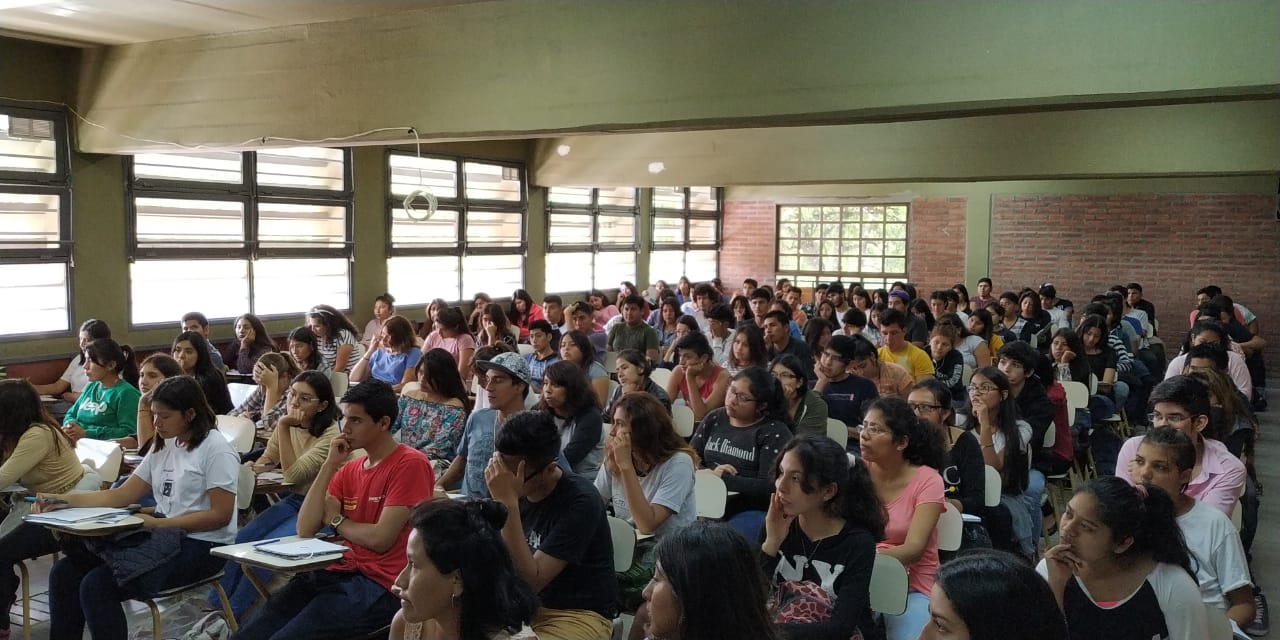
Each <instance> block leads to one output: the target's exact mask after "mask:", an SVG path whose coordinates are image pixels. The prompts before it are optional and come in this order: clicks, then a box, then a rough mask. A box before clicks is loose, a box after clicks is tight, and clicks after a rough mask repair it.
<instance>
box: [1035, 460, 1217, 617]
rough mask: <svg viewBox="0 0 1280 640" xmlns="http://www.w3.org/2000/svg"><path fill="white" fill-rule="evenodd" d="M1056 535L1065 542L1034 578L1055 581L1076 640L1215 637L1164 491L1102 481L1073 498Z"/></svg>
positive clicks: (1042, 563) (1117, 480) (1114, 479)
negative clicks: (1211, 633)
mask: <svg viewBox="0 0 1280 640" xmlns="http://www.w3.org/2000/svg"><path fill="white" fill-rule="evenodd" d="M1058 530H1059V531H1060V532H1061V536H1062V537H1061V540H1062V541H1061V542H1060V543H1059V544H1058V545H1056V546H1054V547H1053V548H1052V549H1049V551H1048V552H1047V553H1045V556H1044V559H1043V560H1041V561H1040V564H1039V566H1037V567H1036V571H1038V572H1039V573H1040V575H1042V576H1044V577H1045V579H1046V580H1048V581H1049V588H1050V589H1052V590H1053V595H1054V597H1055V598H1056V599H1057V601H1058V605H1059V606H1060V607H1062V612H1063V615H1064V616H1065V617H1066V619H1067V631H1068V635H1069V637H1070V638H1071V640H1086V639H1089V640H1092V639H1094V638H1108V639H1109V640H1152V639H1159V640H1203V639H1204V638H1208V637H1209V629H1208V623H1207V622H1206V617H1205V614H1206V611H1205V607H1204V603H1203V602H1201V599H1200V589H1199V587H1198V586H1197V585H1196V581H1195V577H1194V576H1195V574H1194V573H1193V572H1192V570H1191V558H1190V556H1189V555H1188V553H1187V548H1186V546H1185V545H1184V544H1183V542H1182V534H1181V533H1180V532H1179V530H1178V525H1177V522H1176V521H1175V519H1174V511H1173V502H1172V501H1170V500H1169V495H1168V494H1166V493H1165V491H1164V489H1161V488H1160V487H1157V486H1155V485H1146V484H1140V485H1137V486H1130V485H1129V483H1127V482H1125V481H1124V480H1121V479H1120V478H1117V477H1115V476H1104V477H1101V478H1097V479H1095V480H1092V481H1090V482H1089V483H1088V484H1086V485H1084V487H1082V488H1081V489H1080V490H1078V491H1076V494H1075V495H1074V496H1072V497H1071V501H1070V502H1069V503H1068V504H1067V508H1066V511H1065V512H1064V513H1063V514H1062V520H1061V522H1060V523H1059V525H1058Z"/></svg>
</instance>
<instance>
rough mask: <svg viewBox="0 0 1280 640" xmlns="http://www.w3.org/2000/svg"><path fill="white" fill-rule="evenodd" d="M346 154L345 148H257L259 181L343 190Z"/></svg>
mask: <svg viewBox="0 0 1280 640" xmlns="http://www.w3.org/2000/svg"><path fill="white" fill-rule="evenodd" d="M344 158H345V154H344V153H343V152H342V149H325V148H322V147H299V148H296V149H264V150H262V151H259V152H258V184H260V185H271V186H277V187H293V188H298V189H324V190H326V191H342V190H343V189H344V188H345V187H346V184H345V183H344V180H343V164H344V163H343V161H344Z"/></svg>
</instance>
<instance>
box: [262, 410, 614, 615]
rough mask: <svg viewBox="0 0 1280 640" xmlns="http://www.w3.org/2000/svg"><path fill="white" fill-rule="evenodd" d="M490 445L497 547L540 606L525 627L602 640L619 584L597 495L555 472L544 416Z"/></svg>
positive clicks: (511, 424) (582, 481)
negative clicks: (501, 509) (503, 514)
mask: <svg viewBox="0 0 1280 640" xmlns="http://www.w3.org/2000/svg"><path fill="white" fill-rule="evenodd" d="M495 444H496V446H495V449H496V451H495V452H494V455H493V458H492V459H491V460H490V461H489V465H488V467H487V468H486V469H485V472H484V478H485V483H486V484H488V486H489V493H490V494H491V495H492V496H493V499H494V500H497V501H498V502H501V503H502V504H503V506H505V507H506V508H507V510H508V511H509V512H510V513H509V516H508V517H507V521H506V524H504V525H503V527H502V540H503V542H504V543H506V546H507V550H508V551H509V552H510V553H511V560H512V562H513V563H514V564H515V567H516V572H517V573H519V574H520V576H521V577H522V578H524V580H525V582H528V583H529V586H531V587H533V590H534V591H536V592H537V594H538V598H539V599H540V600H541V601H542V606H541V607H540V608H539V609H538V611H537V613H535V614H534V618H533V622H532V623H531V624H530V625H529V626H531V627H533V630H534V631H535V632H536V633H537V634H538V637H540V638H558V639H562V640H572V639H578V638H581V639H582V640H594V639H596V638H608V637H609V629H610V620H611V619H612V618H613V616H614V610H615V606H616V605H615V602H616V600H617V588H618V583H617V579H616V577H615V576H614V572H613V542H612V537H611V534H610V531H609V523H608V521H607V520H606V518H605V510H604V502H603V501H601V500H600V494H599V493H598V492H597V491H596V489H595V487H594V486H593V485H592V483H591V481H590V480H588V479H586V478H583V477H582V476H579V475H577V474H573V473H565V472H564V470H563V469H561V467H560V465H558V464H556V457H557V454H558V453H559V451H560V433H559V431H558V430H557V429H556V424H555V422H554V421H553V420H552V418H551V416H550V415H548V414H546V413H542V412H534V411H525V412H522V413H518V414H516V415H515V416H513V417H512V418H511V419H510V420H508V421H507V423H506V424H505V425H503V427H502V429H501V430H499V431H498V436H497V441H496V443H495ZM246 637H248V636H246Z"/></svg>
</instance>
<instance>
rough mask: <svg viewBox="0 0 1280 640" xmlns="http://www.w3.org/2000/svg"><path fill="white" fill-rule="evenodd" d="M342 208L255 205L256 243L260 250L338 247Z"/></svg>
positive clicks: (344, 234)
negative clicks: (256, 213)
mask: <svg viewBox="0 0 1280 640" xmlns="http://www.w3.org/2000/svg"><path fill="white" fill-rule="evenodd" d="M346 237H347V209H346V207H324V206H319V205H313V204H280V203H276V202H259V203H258V242H259V243H260V244H261V246H263V247H331V248H336V247H341V246H342V245H343V243H344V241H345V240H346Z"/></svg>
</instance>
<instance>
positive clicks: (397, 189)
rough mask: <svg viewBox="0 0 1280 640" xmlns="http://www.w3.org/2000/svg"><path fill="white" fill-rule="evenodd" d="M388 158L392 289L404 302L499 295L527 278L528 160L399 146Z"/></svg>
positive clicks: (388, 265) (502, 295)
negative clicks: (423, 152)
mask: <svg viewBox="0 0 1280 640" xmlns="http://www.w3.org/2000/svg"><path fill="white" fill-rule="evenodd" d="M387 165H388V169H389V171H388V175H389V184H388V187H387V194H388V195H387V217H388V224H387V230H388V231H387V234H388V237H387V255H388V256H389V257H388V259H387V289H388V290H389V291H391V292H392V293H394V294H395V296H396V302H397V303H398V304H404V305H411V304H426V303H428V302H430V301H431V300H433V299H435V298H444V299H445V300H450V301H459V300H462V298H463V295H464V294H463V292H464V291H465V292H466V295H471V294H472V293H476V292H479V291H484V292H486V293H488V294H490V295H492V296H493V297H495V298H500V297H505V296H508V295H510V294H511V292H512V291H514V290H516V289H520V288H522V287H523V286H524V255H525V251H526V250H527V248H528V243H527V240H526V237H525V214H526V212H527V210H528V202H529V198H528V190H527V188H526V181H525V171H524V167H523V165H520V164H516V163H506V162H489V161H484V160H477V159H474V158H451V157H441V156H418V155H416V154H412V153H404V152H398V151H392V152H389V153H388V154H387ZM426 193H429V194H430V195H431V196H434V197H435V199H436V210H435V211H434V212H433V213H428V212H429V211H430V202H429V198H428V196H427V195H425V194H426ZM410 195H413V196H414V197H413V200H412V201H411V202H410V203H409V208H406V207H405V198H406V197H408V196H410Z"/></svg>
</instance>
